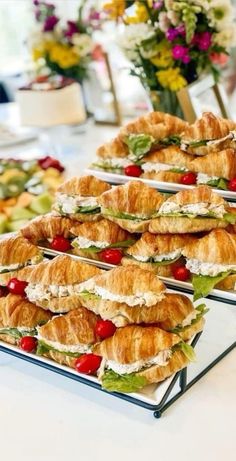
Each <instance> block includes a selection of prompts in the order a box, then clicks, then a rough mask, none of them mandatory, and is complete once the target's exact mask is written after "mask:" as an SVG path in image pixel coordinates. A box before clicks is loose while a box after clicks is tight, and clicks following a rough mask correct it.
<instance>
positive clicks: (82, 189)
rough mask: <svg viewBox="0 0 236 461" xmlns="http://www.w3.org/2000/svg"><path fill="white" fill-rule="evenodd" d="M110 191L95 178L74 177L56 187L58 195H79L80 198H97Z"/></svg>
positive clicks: (107, 186)
mask: <svg viewBox="0 0 236 461" xmlns="http://www.w3.org/2000/svg"><path fill="white" fill-rule="evenodd" d="M109 189H111V186H110V185H109V184H107V183H106V182H104V181H101V179H98V178H96V177H95V176H92V175H88V176H81V177H80V178H78V177H74V178H71V179H69V181H66V182H64V183H63V184H62V185H61V186H59V187H58V189H57V191H58V192H59V193H60V194H68V195H70V194H71V195H80V196H82V197H98V196H99V195H101V194H102V193H103V192H105V191H108V190H109Z"/></svg>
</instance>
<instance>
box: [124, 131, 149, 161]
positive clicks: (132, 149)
mask: <svg viewBox="0 0 236 461" xmlns="http://www.w3.org/2000/svg"><path fill="white" fill-rule="evenodd" d="M154 141H155V140H154V138H153V137H152V136H150V135H149V134H130V135H129V136H127V137H126V138H125V139H124V142H125V144H126V145H127V146H128V148H129V153H130V154H132V156H134V157H135V158H136V159H137V160H140V159H141V158H143V157H144V155H145V154H147V153H148V152H149V151H150V149H151V147H152V144H153V143H154Z"/></svg>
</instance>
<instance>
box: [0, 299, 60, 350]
mask: <svg viewBox="0 0 236 461" xmlns="http://www.w3.org/2000/svg"><path fill="white" fill-rule="evenodd" d="M50 318H51V313H50V312H48V311H45V310H43V309H40V307H37V306H35V305H34V304H32V303H31V302H29V301H28V300H27V299H26V298H23V297H22V296H18V295H13V294H9V295H7V296H6V297H3V298H0V330H1V329H2V328H6V329H8V328H25V329H26V331H27V330H28V329H34V328H35V327H37V326H38V325H42V324H44V323H46V322H47V321H48V320H50ZM0 339H2V340H3V341H6V342H9V343H10V344H17V343H18V339H17V338H16V337H13V336H12V335H11V334H10V332H9V334H1V333H0Z"/></svg>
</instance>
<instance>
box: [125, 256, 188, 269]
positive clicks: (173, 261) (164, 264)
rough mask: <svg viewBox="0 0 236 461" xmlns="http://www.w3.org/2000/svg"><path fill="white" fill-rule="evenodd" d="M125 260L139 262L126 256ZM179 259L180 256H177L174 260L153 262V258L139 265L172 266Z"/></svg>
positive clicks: (132, 257)
mask: <svg viewBox="0 0 236 461" xmlns="http://www.w3.org/2000/svg"><path fill="white" fill-rule="evenodd" d="M126 257H127V258H129V259H133V260H134V261H139V260H138V259H136V258H135V257H134V256H131V255H126ZM179 258H180V256H178V257H177V258H175V259H163V261H154V259H153V258H149V259H148V260H147V261H139V262H140V263H142V262H143V263H144V264H145V263H150V264H155V266H158V267H159V266H168V265H169V264H173V263H175V262H176V261H178V259H179Z"/></svg>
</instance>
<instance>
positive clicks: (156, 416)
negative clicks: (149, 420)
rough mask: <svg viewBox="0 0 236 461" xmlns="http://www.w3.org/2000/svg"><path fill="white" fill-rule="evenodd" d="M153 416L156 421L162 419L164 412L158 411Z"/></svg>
mask: <svg viewBox="0 0 236 461" xmlns="http://www.w3.org/2000/svg"><path fill="white" fill-rule="evenodd" d="M153 416H154V418H156V419H160V418H161V416H162V412H161V411H160V410H156V411H154V413H153Z"/></svg>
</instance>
